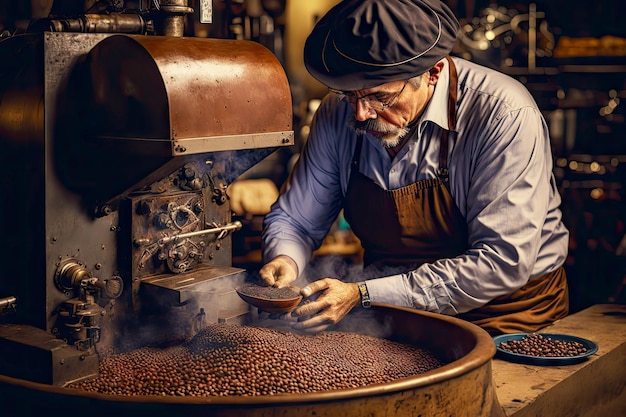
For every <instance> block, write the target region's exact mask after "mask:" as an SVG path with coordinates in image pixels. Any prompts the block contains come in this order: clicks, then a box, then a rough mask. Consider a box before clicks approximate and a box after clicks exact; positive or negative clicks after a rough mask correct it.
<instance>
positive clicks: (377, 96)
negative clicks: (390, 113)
mask: <svg viewBox="0 0 626 417" xmlns="http://www.w3.org/2000/svg"><path fill="white" fill-rule="evenodd" d="M408 82H409V81H408V80H406V81H405V82H404V85H403V86H402V88H401V89H400V91H398V92H397V93H393V94H389V93H386V92H384V91H380V92H377V93H373V94H370V95H367V96H364V97H357V96H356V95H355V94H354V93H352V92H349V91H341V90H335V89H334V88H329V89H328V90H329V91H330V92H331V93H335V94H336V95H337V100H345V101H347V102H348V103H350V104H351V105H353V106H354V105H356V104H357V101H361V102H362V103H364V104H365V105H367V106H368V107H369V108H371V109H374V110H376V111H380V112H382V111H385V109H388V108H389V107H391V106H393V105H395V104H396V101H397V99H398V97H400V94H402V92H403V91H404V88H405V87H406V85H407V84H408Z"/></svg>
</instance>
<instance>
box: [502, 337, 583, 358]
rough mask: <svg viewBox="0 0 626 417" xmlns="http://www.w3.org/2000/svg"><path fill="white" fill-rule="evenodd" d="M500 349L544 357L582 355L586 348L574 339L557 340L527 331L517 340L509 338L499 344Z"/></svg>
mask: <svg viewBox="0 0 626 417" xmlns="http://www.w3.org/2000/svg"><path fill="white" fill-rule="evenodd" d="M499 347H500V349H503V350H506V351H507V352H512V353H518V354H520V355H529V356H544V357H550V358H552V357H571V356H578V355H582V354H584V353H586V352H587V348H586V347H585V345H583V344H582V343H580V342H576V341H574V340H571V341H566V340H557V339H553V338H551V337H546V336H543V335H541V334H539V333H529V334H527V335H525V336H524V337H522V338H521V339H519V340H509V341H508V342H502V343H500V345H499Z"/></svg>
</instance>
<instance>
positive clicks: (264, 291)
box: [239, 284, 300, 300]
mask: <svg viewBox="0 0 626 417" xmlns="http://www.w3.org/2000/svg"><path fill="white" fill-rule="evenodd" d="M239 292H240V293H242V294H244V295H247V296H249V297H255V298H264V299H267V300H293V299H294V298H298V297H300V293H298V292H296V291H294V290H293V288H291V287H282V288H276V287H267V286H263V285H253V284H249V285H243V286H241V287H239Z"/></svg>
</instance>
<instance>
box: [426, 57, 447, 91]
mask: <svg viewBox="0 0 626 417" xmlns="http://www.w3.org/2000/svg"><path fill="white" fill-rule="evenodd" d="M443 66H444V63H443V61H439V62H437V63H436V64H435V65H434V66H433V67H432V68H431V69H430V70H428V84H429V85H435V84H437V80H439V76H440V75H441V71H442V70H443Z"/></svg>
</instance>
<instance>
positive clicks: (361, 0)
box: [304, 0, 459, 91]
mask: <svg viewBox="0 0 626 417" xmlns="http://www.w3.org/2000/svg"><path fill="white" fill-rule="evenodd" d="M458 29H459V22H458V20H457V19H456V17H455V16H454V13H453V12H452V11H451V10H450V8H449V7H448V6H446V5H445V4H444V3H442V2H441V1H440V0H344V1H342V2H340V3H339V4H337V5H336V6H335V7H333V8H332V9H330V11H328V13H326V15H324V17H322V18H321V19H320V20H319V22H317V24H316V25H315V27H314V28H313V31H312V32H311V34H310V35H309V37H308V38H307V40H306V43H305V45H304V64H305V66H306V68H307V70H308V71H309V73H310V74H311V75H312V76H313V77H315V78H316V79H317V80H318V81H320V82H321V83H322V84H325V85H327V86H329V87H331V88H335V89H338V90H345V91H349V90H361V89H365V88H372V87H376V86H378V85H381V84H385V83H388V82H391V81H398V80H405V79H408V78H411V77H414V76H417V75H420V74H423V73H424V72H426V71H428V70H429V69H430V68H432V66H433V65H435V63H437V61H439V60H440V59H441V58H443V57H445V56H446V55H448V54H449V53H450V51H451V50H452V47H453V46H454V43H455V42H456V37H457V31H458Z"/></svg>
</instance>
